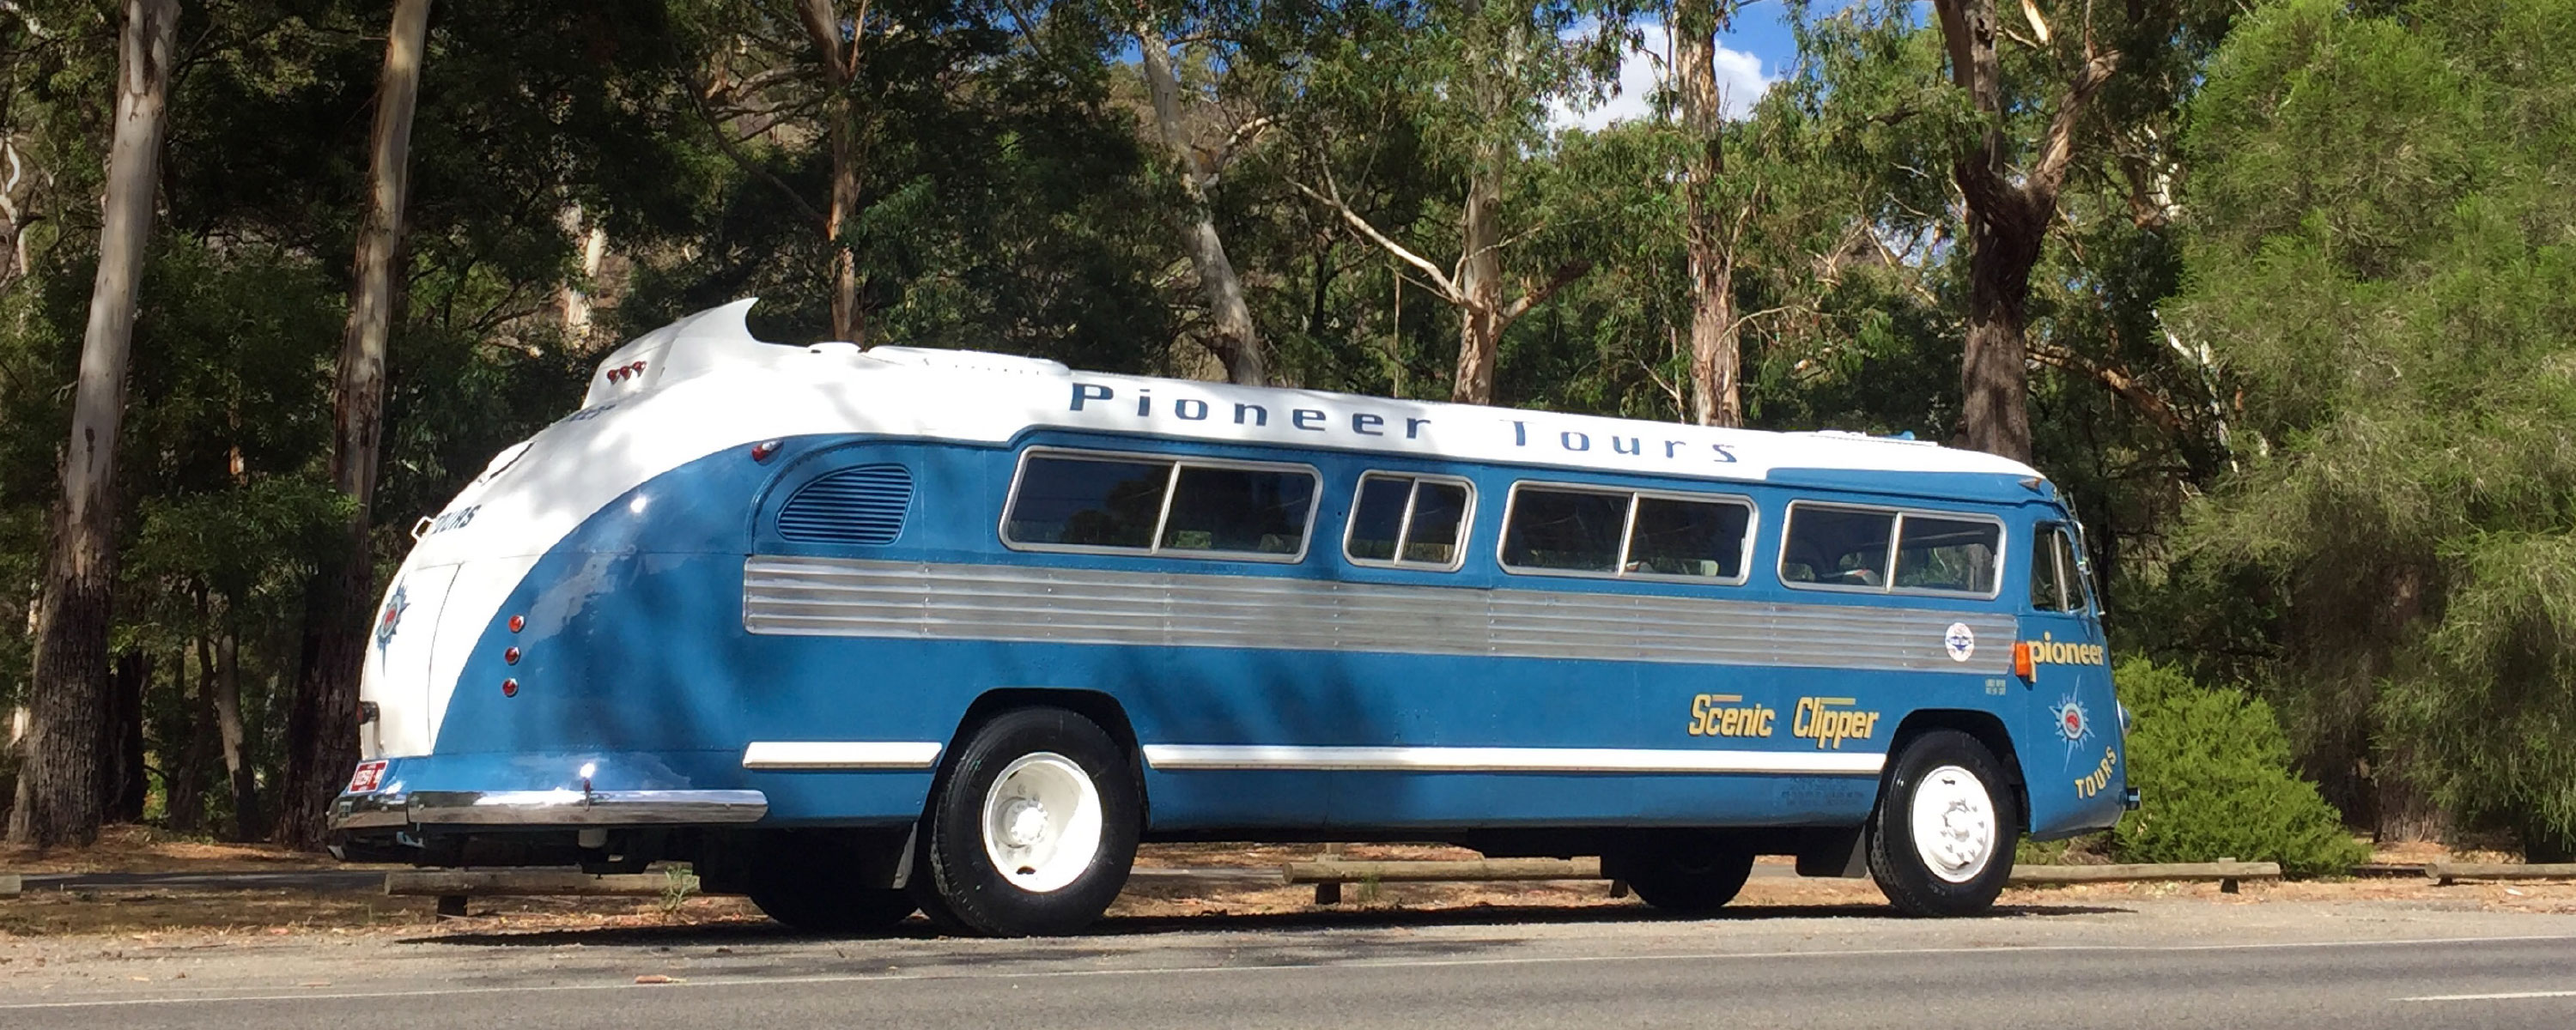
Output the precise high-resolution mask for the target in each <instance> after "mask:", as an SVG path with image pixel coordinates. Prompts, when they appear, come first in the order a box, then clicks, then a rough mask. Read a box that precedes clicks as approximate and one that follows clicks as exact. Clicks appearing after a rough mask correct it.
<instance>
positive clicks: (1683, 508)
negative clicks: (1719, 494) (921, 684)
mask: <svg viewBox="0 0 2576 1030" xmlns="http://www.w3.org/2000/svg"><path fill="white" fill-rule="evenodd" d="M1752 522H1753V509H1752V507H1751V506H1749V505H1744V504H1733V503H1727V502H1719V501H1687V500H1681V499H1678V498H1672V497H1646V496H1640V497H1638V498H1637V521H1636V526H1635V528H1633V529H1631V530H1629V533H1628V564H1627V565H1626V566H1625V568H1626V569H1627V571H1629V572H1641V573H1646V574H1649V575H1656V576H1696V577H1701V578H1706V579H1737V578H1741V577H1742V576H1743V575H1744V537H1745V532H1744V531H1745V528H1746V527H1748V526H1750V525H1751V524H1752Z"/></svg>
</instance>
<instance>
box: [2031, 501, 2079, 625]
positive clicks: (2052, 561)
mask: <svg viewBox="0 0 2576 1030" xmlns="http://www.w3.org/2000/svg"><path fill="white" fill-rule="evenodd" d="M2030 544H2031V546H2030V606H2031V607H2033V608H2036V609H2038V610H2040V611H2044V612H2080V611H2083V610H2084V609H2085V608H2086V607H2088V604H2087V602H2086V600H2085V597H2084V573H2083V566H2082V565H2081V564H2079V563H2078V561H2077V559H2076V556H2075V537H2074V536H2073V535H2072V534H2070V533H2068V532H2067V531H2066V526H2065V525H2064V524H2063V523H2057V522H2042V523H2040V524H2039V525H2038V526H2037V527H2036V528H2034V529H2033V530H2032V532H2031V542H2030Z"/></svg>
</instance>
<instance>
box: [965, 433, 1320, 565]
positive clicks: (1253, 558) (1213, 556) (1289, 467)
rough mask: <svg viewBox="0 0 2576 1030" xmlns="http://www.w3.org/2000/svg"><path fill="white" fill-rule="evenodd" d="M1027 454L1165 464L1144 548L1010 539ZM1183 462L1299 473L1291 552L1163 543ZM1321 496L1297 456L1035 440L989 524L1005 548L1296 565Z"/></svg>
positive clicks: (1315, 473)
mask: <svg viewBox="0 0 2576 1030" xmlns="http://www.w3.org/2000/svg"><path fill="white" fill-rule="evenodd" d="M1032 458H1074V459H1077V460H1081V459H1091V460H1097V461H1128V462H1165V463H1168V464H1169V465H1170V466H1171V468H1170V469H1169V470H1168V471H1167V472H1166V473H1165V477H1164V479H1163V506H1162V509H1161V510H1160V511H1157V512H1155V513H1154V530H1153V535H1151V536H1149V537H1147V538H1146V540H1147V541H1148V543H1147V544H1146V545H1145V546H1144V547H1109V546H1105V545H1101V544H1050V543H1043V542H1035V543H1032V542H1024V541H1019V540H1013V539H1011V513H1013V512H1015V511H1018V510H1019V507H1020V486H1021V484H1022V483H1023V482H1024V481H1025V480H1026V479H1027V478H1028V472H1029V461H1030V460H1031V459H1032ZM1184 467H1197V468H1215V469H1242V470H1246V471H1256V472H1299V473H1304V474H1305V476H1306V478H1307V479H1308V480H1309V481H1310V482H1311V483H1312V484H1313V486H1314V488H1313V489H1312V490H1309V491H1308V492H1307V494H1306V521H1305V524H1304V527H1303V528H1304V532H1303V533H1302V534H1300V535H1299V537H1298V540H1297V550H1296V551H1295V552H1294V553H1292V554H1262V553H1259V552H1257V551H1201V550H1188V549H1181V548H1166V547H1164V546H1163V530H1164V529H1166V528H1168V527H1169V526H1170V524H1171V521H1172V499H1173V498H1174V497H1176V496H1178V495H1179V487H1180V482H1181V469H1182V468H1184ZM1323 501H1324V473H1323V470H1321V469H1318V468H1316V467H1315V466H1313V465H1309V464H1307V463H1305V462H1301V461H1254V460H1248V459H1242V458H1211V457H1202V456H1199V455H1189V454H1173V453H1169V452H1162V451H1112V450H1097V449H1093V448H1087V447H1053V446H1048V445H1045V444H1038V445H1034V446H1030V447H1023V448H1021V449H1020V456H1019V458H1018V459H1017V460H1016V462H1015V464H1014V465H1013V466H1012V468H1011V483H1010V486H1009V488H1008V491H1007V492H1006V493H1004V494H1003V495H1002V518H1001V521H1000V522H999V523H997V524H996V525H994V527H993V537H994V539H997V540H1000V541H1001V542H1002V546H1003V547H1005V548H1007V549H1010V550H1013V551H1022V552H1027V553H1031V554H1100V555H1116V556H1122V557H1128V558H1188V559H1193V560H1197V561H1246V562H1263V563H1266V564H1271V565H1295V564H1298V563H1300V562H1303V561H1305V560H1306V554H1307V552H1309V551H1312V550H1313V549H1314V547H1315V516H1316V514H1317V512H1318V511H1319V510H1320V509H1321V508H1322V506H1323Z"/></svg>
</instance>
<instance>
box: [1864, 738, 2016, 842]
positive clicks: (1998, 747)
mask: <svg viewBox="0 0 2576 1030" xmlns="http://www.w3.org/2000/svg"><path fill="white" fill-rule="evenodd" d="M1934 730H1956V731H1958V732H1960V733H1964V734H1967V735H1968V736H1969V737H1970V738H1971V739H1974V740H1975V741H1976V742H1977V743H1979V744H1983V745H1985V747H1986V750H1987V751H1989V752H1992V753H1993V754H1994V756H1995V761H1997V762H2000V763H2002V764H2003V769H2004V775H2005V777H2006V778H2008V779H2010V780H2011V781H2012V789H2013V805H2014V807H2015V808H2017V809H2018V810H2019V812H2018V815H2017V817H2016V818H2017V819H2018V821H2019V822H2020V823H2021V826H2020V830H2021V832H2023V833H2025V834H2027V833H2029V832H2030V783H2029V777H2028V776H2026V775H2024V774H2023V772H2022V768H2021V752H2020V751H2019V750H2017V749H2015V748H2014V747H2013V739H2012V733H2011V731H2009V730H2006V729H2005V728H2004V721H2003V719H2001V718H2000V717H1997V716H1996V715H1995V714H1994V713H1993V712H1981V711H1977V710H1975V709H1971V708H1925V709H1918V710H1916V711H1914V712H1912V713H1910V714H1908V715H1907V716H1906V717H1905V721H1903V722H1901V723H1898V724H1897V727H1896V735H1895V736H1893V737H1891V738H1889V739H1888V743H1887V767H1886V769H1884V770H1882V771H1881V772H1880V773H1879V795H1880V796H1881V797H1885V796H1886V794H1887V778H1888V777H1890V776H1894V775H1895V774H1896V757H1897V756H1898V755H1901V754H1904V753H1905V748H1906V746H1907V745H1909V744H1912V743H1914V738H1916V737H1920V736H1922V735H1924V734H1926V733H1930V732H1932V731H1934Z"/></svg>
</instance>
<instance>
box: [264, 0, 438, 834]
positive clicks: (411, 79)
mask: <svg viewBox="0 0 2576 1030" xmlns="http://www.w3.org/2000/svg"><path fill="white" fill-rule="evenodd" d="M429 7H430V0H395V4H394V16H393V28H392V30H391V31H390V32H389V33H388V34H387V35H386V38H385V64H384V71H383V75H382V78H381V79H379V80H378V84H377V88H376V119H375V126H374V128H373V131H372V132H370V133H369V136H368V143H369V147H368V149H369V151H370V159H369V160H370V168H369V183H370V185H369V189H368V197H367V220H366V223H365V225H364V226H362V227H361V228H360V229H359V232H358V248H357V256H356V259H355V261H354V265H355V269H354V270H355V273H356V274H355V275H354V276H353V277H352V278H353V280H354V281H353V282H352V283H351V285H350V296H349V323H348V328H347V330H346V331H345V332H344V333H343V334H342V336H341V340H340V365H339V379H338V383H337V385H336V386H335V388H334V390H333V393H332V398H331V406H332V438H331V479H332V484H333V485H334V486H336V487H338V488H339V490H340V492H341V493H342V494H345V495H347V496H348V498H349V500H350V509H349V511H350V515H349V521H348V522H347V523H345V524H343V525H342V526H341V534H340V550H339V552H338V553H337V554H334V555H331V556H328V557H326V558H325V559H324V560H323V561H322V562H321V568H320V569H319V570H318V571H317V572H316V573H315V575H314V578H313V581H312V584H311V586H310V588H309V589H308V590H307V591H306V593H305V614H304V644H303V666H302V670H301V672H300V674H299V676H298V678H297V682H296V685H295V702H294V706H293V707H292V708H291V709H289V710H288V712H287V717H286V782H285V787H284V791H283V797H282V801H281V803H280V805H279V817H280V818H279V822H278V827H277V830H278V840H279V841H281V842H283V843H287V844H296V845H302V846H306V847H315V846H319V845H320V844H321V843H322V837H323V834H324V832H325V830H326V829H327V827H326V822H327V819H328V814H329V811H330V806H331V799H332V798H333V797H335V796H337V795H338V794H339V792H340V786H341V784H343V783H345V782H346V781H347V777H348V775H349V770H350V769H351V768H352V767H354V766H355V765H356V764H357V752H358V670H359V667H360V665H361V663H363V662H364V661H365V659H366V653H367V648H366V641H367V634H366V625H367V616H368V615H369V614H370V613H372V612H373V610H374V605H375V589H374V588H375V554H374V550H373V548H372V547H371V546H370V543H369V534H368V528H369V525H370V518H371V514H372V511H371V509H372V505H373V501H374V499H375V492H376V459H377V449H378V446H379V444H380V443H381V442H382V435H383V430H384V399H385V351H386V348H387V345H388V341H389V340H390V339H391V337H392V335H393V325H394V321H395V319H396V317H397V315H398V309H399V308H400V307H401V305H402V293H401V288H400V283H401V281H402V275H401V268H400V265H401V263H402V260H403V250H404V248H403V207H404V203H405V201H406V200H407V199H408V194H409V192H410V188H411V122H412V111H413V108H414V106H415V105H416V103H417V101H418V99H419V96H420V66H421V61H422V58H423V57H424V56H426V55H425V50H426V47H427V43H428V39H429Z"/></svg>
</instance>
